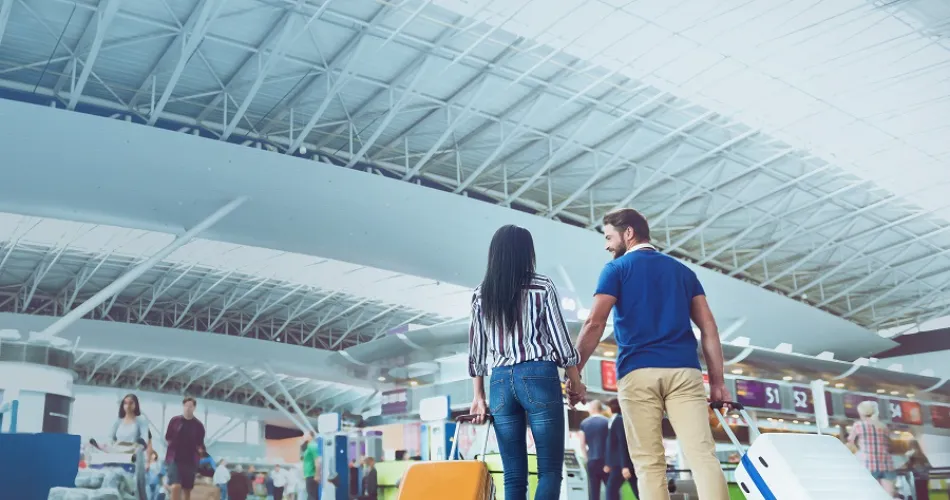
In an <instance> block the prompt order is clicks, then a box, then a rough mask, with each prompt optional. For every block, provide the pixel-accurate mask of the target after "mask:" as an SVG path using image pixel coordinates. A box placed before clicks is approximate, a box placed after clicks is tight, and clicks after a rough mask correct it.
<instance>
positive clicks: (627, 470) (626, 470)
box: [620, 467, 633, 479]
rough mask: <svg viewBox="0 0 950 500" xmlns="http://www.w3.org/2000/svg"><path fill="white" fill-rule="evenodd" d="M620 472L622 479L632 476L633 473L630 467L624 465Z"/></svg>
mask: <svg viewBox="0 0 950 500" xmlns="http://www.w3.org/2000/svg"><path fill="white" fill-rule="evenodd" d="M620 472H621V474H623V478H624V479H630V478H631V477H633V474H632V473H631V472H630V469H628V468H626V467H624V468H623V470H622V471H620Z"/></svg>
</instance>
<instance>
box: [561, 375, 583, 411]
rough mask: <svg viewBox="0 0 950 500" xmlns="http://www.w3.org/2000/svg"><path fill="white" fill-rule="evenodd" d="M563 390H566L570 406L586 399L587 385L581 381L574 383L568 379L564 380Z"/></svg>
mask: <svg viewBox="0 0 950 500" xmlns="http://www.w3.org/2000/svg"><path fill="white" fill-rule="evenodd" d="M564 390H565V391H567V401H568V404H570V405H571V406H574V405H576V404H578V403H583V402H584V401H586V400H587V387H586V386H585V385H584V384H583V383H582V382H577V383H574V382H571V380H570V379H568V380H566V381H565V382H564Z"/></svg>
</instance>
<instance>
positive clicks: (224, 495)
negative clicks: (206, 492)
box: [211, 459, 231, 500]
mask: <svg viewBox="0 0 950 500" xmlns="http://www.w3.org/2000/svg"><path fill="white" fill-rule="evenodd" d="M211 480H212V481H214V484H215V486H217V487H218V491H219V492H220V493H221V498H220V500H228V481H230V480H231V471H230V470H228V463H227V461H225V460H223V459H222V460H219V461H218V467H217V468H215V469H214V477H212V478H211Z"/></svg>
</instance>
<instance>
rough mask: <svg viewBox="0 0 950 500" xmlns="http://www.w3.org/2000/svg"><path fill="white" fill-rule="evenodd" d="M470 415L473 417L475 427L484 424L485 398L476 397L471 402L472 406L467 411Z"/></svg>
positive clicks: (486, 409) (486, 412)
mask: <svg viewBox="0 0 950 500" xmlns="http://www.w3.org/2000/svg"><path fill="white" fill-rule="evenodd" d="M469 414H470V415H475V419H474V420H472V422H474V423H475V425H481V424H483V423H485V416H486V415H488V405H487V404H485V398H479V397H476V398H475V399H474V400H472V406H471V408H470V409H469Z"/></svg>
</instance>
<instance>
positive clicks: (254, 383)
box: [237, 368, 310, 434]
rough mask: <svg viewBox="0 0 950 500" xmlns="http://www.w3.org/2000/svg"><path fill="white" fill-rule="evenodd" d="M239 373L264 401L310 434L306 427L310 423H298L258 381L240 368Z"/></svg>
mask: <svg viewBox="0 0 950 500" xmlns="http://www.w3.org/2000/svg"><path fill="white" fill-rule="evenodd" d="M237 372H238V373H240V374H241V376H243V377H244V378H245V379H247V382H248V384H250V385H251V387H253V388H254V390H255V391H257V392H259V393H260V394H261V396H264V399H266V400H267V402H268V403H270V404H272V405H274V408H276V409H277V411H279V412H281V413H283V414H284V416H285V417H287V418H288V419H290V421H291V422H292V423H293V424H294V425H296V426H297V428H298V429H300V430H301V431H302V432H303V433H304V434H306V433H308V432H310V429H309V428H308V426H307V425H306V424H309V422H306V421H305V422H306V423H301V422H300V421H298V420H297V417H296V416H295V415H294V414H292V413H290V412H289V411H287V408H284V405H282V404H280V402H278V401H277V400H276V399H275V398H274V396H271V395H270V394H269V393H268V392H267V391H265V390H264V388H263V387H261V385H260V384H258V383H257V381H256V380H254V379H253V378H251V376H250V375H248V374H247V372H245V371H244V370H242V369H240V368H238V370H237Z"/></svg>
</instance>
